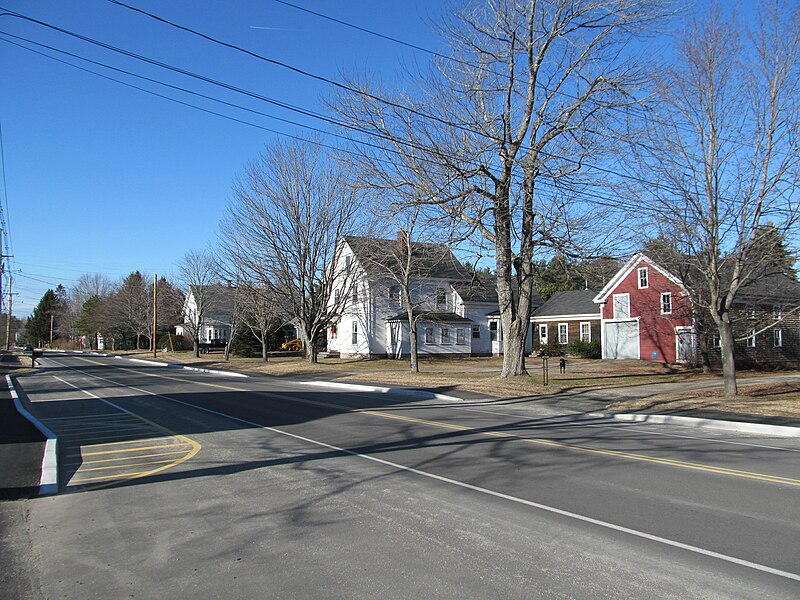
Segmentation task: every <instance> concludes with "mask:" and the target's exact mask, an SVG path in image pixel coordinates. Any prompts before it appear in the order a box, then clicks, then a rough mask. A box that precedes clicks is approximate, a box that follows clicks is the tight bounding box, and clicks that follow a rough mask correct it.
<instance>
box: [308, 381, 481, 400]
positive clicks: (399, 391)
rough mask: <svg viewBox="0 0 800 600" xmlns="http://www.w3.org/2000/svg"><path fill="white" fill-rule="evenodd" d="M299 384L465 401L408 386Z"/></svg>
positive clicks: (427, 398)
mask: <svg viewBox="0 0 800 600" xmlns="http://www.w3.org/2000/svg"><path fill="white" fill-rule="evenodd" d="M295 383H297V384H300V385H314V386H317V387H327V388H334V389H339V390H351V391H354V392H371V393H374V394H387V395H393V396H405V397H408V398H418V399H420V400H441V401H442V402H467V400H464V399H463V398H458V397H457V396H446V395H445V394H437V393H435V392H428V391H425V390H418V389H409V388H396V387H382V386H375V385H362V384H358V383H337V382H335V381H296V382H295Z"/></svg>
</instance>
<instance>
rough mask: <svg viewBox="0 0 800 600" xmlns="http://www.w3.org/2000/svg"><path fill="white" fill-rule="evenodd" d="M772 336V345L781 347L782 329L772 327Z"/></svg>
mask: <svg viewBox="0 0 800 600" xmlns="http://www.w3.org/2000/svg"><path fill="white" fill-rule="evenodd" d="M772 337H773V344H772V345H773V346H775V347H776V348H781V347H783V329H773V330H772Z"/></svg>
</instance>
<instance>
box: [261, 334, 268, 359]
mask: <svg viewBox="0 0 800 600" xmlns="http://www.w3.org/2000/svg"><path fill="white" fill-rule="evenodd" d="M261 360H263V361H264V362H267V338H266V337H265V338H264V339H263V340H261Z"/></svg>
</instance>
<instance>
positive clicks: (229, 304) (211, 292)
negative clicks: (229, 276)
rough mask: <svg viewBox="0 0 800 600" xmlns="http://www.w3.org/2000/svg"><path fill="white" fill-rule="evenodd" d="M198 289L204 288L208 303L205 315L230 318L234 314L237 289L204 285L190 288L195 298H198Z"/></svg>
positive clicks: (204, 295)
mask: <svg viewBox="0 0 800 600" xmlns="http://www.w3.org/2000/svg"><path fill="white" fill-rule="evenodd" d="M198 288H202V290H203V291H202V294H203V297H204V298H205V299H206V301H207V305H206V308H205V314H206V316H207V317H215V316H217V317H228V318H230V316H231V315H232V314H233V306H234V296H235V294H236V288H235V287H231V286H226V285H219V284H214V285H203V286H197V285H193V286H190V290H191V292H192V294H193V295H194V296H195V298H196V297H197V296H198Z"/></svg>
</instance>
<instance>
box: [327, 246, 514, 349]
mask: <svg viewBox="0 0 800 600" xmlns="http://www.w3.org/2000/svg"><path fill="white" fill-rule="evenodd" d="M404 235H405V234H404V233H402V232H401V233H399V234H398V237H397V239H396V240H388V239H378V238H365V237H345V238H344V239H343V240H342V241H341V244H342V246H341V247H340V251H339V253H338V255H339V261H340V264H339V265H338V267H337V272H341V273H343V274H344V273H347V274H348V277H344V276H342V277H341V278H340V282H341V285H340V286H339V287H337V288H335V291H334V296H335V298H336V299H341V294H346V295H347V298H346V301H345V302H344V303H343V307H342V309H341V310H340V311H339V313H340V314H339V315H338V320H337V321H336V322H335V323H333V324H332V325H331V326H330V327H329V329H328V352H330V353H339V354H340V355H341V356H346V357H347V356H364V357H368V356H369V357H393V358H400V357H407V356H409V355H410V353H411V345H410V335H409V331H410V325H409V319H408V311H407V308H408V307H407V304H406V301H405V300H404V294H403V286H402V281H403V277H402V275H403V271H404V270H408V273H409V277H408V280H409V285H408V287H409V293H410V297H411V305H412V309H413V321H414V327H415V328H416V332H417V348H418V352H419V354H420V356H425V355H428V356H429V355H465V356H490V355H493V354H501V353H502V351H503V348H502V339H501V334H500V325H499V311H498V305H497V293H496V291H495V287H494V282H493V281H491V278H488V279H487V278H481V277H479V276H477V275H475V274H472V273H470V272H469V271H468V270H467V269H466V268H465V267H464V265H462V264H461V262H460V261H459V260H458V259H457V258H456V257H455V256H454V255H453V253H452V252H451V251H450V249H449V248H448V247H447V246H445V245H443V244H428V243H422V242H412V243H410V245H409V244H407V243H406V240H405V238H404ZM409 247H410V249H411V260H410V261H409V262H406V260H405V258H406V253H407V251H408V248H409ZM404 265H405V266H408V265H410V268H406V267H405V266H404ZM529 337H530V336H529ZM529 343H530V342H529Z"/></svg>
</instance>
